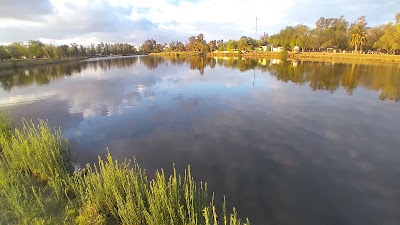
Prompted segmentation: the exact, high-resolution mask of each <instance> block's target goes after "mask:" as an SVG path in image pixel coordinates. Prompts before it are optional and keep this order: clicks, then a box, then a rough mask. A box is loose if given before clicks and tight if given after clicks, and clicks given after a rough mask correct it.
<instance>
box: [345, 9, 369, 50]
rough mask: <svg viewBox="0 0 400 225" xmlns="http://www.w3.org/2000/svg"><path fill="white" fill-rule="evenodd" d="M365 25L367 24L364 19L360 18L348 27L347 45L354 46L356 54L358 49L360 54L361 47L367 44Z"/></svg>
mask: <svg viewBox="0 0 400 225" xmlns="http://www.w3.org/2000/svg"><path fill="white" fill-rule="evenodd" d="M366 25H367V23H366V22H365V17H364V16H362V17H360V18H358V19H357V21H356V22H354V23H352V24H351V26H350V29H349V44H350V45H351V46H354V51H355V52H358V49H360V52H362V47H363V46H364V45H365V44H366V42H367V32H366Z"/></svg>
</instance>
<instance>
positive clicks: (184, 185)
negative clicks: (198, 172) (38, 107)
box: [0, 112, 250, 225]
mask: <svg viewBox="0 0 400 225" xmlns="http://www.w3.org/2000/svg"><path fill="white" fill-rule="evenodd" d="M0 146H1V151H0V204H1V205H0V219H1V220H0V224H3V223H7V224H60V223H64V224H149V225H152V224H154V225H156V224H171V225H172V224H174V225H175V224H178V225H180V224H182V225H186V224H191V225H192V224H193V225H194V224H206V225H208V224H214V225H215V224H224V225H227V224H229V225H239V224H250V223H249V221H248V220H246V222H245V223H243V222H242V221H240V220H239V219H238V218H237V212H236V209H235V208H233V212H232V213H231V214H229V215H228V214H227V212H226V206H225V199H224V203H223V205H222V207H221V208H222V209H221V210H220V211H218V209H217V207H216V206H215V204H214V195H212V196H211V197H210V196H209V195H208V189H207V184H206V183H202V182H200V183H198V182H195V181H194V179H193V177H192V175H191V171H190V166H188V168H187V170H186V171H185V173H184V174H183V176H181V175H179V174H178V173H177V172H176V170H175V168H174V170H173V174H172V175H171V176H169V177H167V176H166V175H165V174H164V171H163V170H160V171H157V172H156V174H155V178H154V179H152V180H149V179H148V177H147V176H146V175H145V172H144V170H143V169H141V168H140V167H139V165H138V164H137V163H136V160H133V162H132V161H130V160H125V161H123V162H122V163H120V162H118V161H117V160H113V159H112V156H111V154H110V153H108V154H107V156H106V158H105V159H104V160H103V159H102V158H100V157H99V159H98V163H96V164H94V165H86V167H85V168H84V169H82V170H81V171H79V172H74V171H73V168H74V167H73V163H72V161H71V158H70V154H69V151H68V141H67V139H65V138H64V137H63V136H62V134H61V132H60V130H54V129H51V128H50V127H49V126H48V125H47V123H46V122H45V121H42V120H39V122H38V124H34V123H33V122H32V121H26V120H23V127H22V128H21V129H12V124H11V122H10V120H9V117H7V116H6V115H5V114H4V113H1V112H0ZM218 215H221V216H218Z"/></svg>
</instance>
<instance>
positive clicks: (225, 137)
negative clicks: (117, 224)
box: [0, 57, 400, 225]
mask: <svg viewBox="0 0 400 225" xmlns="http://www.w3.org/2000/svg"><path fill="white" fill-rule="evenodd" d="M0 73H2V74H1V76H0V84H1V87H2V90H0V107H2V108H5V109H7V110H10V111H11V112H12V114H13V116H14V117H15V118H16V119H17V120H20V118H21V117H25V118H44V119H48V121H49V123H50V124H51V126H60V127H61V129H62V130H63V132H64V134H65V135H66V136H67V137H68V138H69V140H70V144H71V146H72V150H73V154H74V157H75V158H76V160H77V162H79V163H80V164H85V163H88V162H89V163H93V162H95V161H96V160H97V155H102V156H104V154H105V153H106V148H107V147H108V148H109V150H110V152H111V154H112V155H113V156H114V157H115V158H118V159H124V158H126V157H128V158H131V157H132V156H136V157H137V159H138V161H139V163H140V165H141V166H142V167H144V168H147V174H149V175H151V174H153V173H154V171H155V170H156V169H159V168H164V169H165V170H166V171H167V172H168V173H169V172H170V171H171V168H172V164H173V163H175V165H176V168H177V169H178V170H179V171H181V172H182V171H183V170H184V168H185V167H186V166H187V165H188V164H190V165H191V168H192V172H193V174H194V176H195V179H196V180H203V181H207V182H208V183H209V187H210V189H211V190H213V191H215V193H216V196H219V197H221V198H222V196H223V194H226V196H227V200H228V202H229V203H230V205H235V206H236V207H237V209H238V211H239V214H240V216H241V217H242V218H244V217H249V219H250V220H251V221H252V222H253V223H252V224H283V225H285V224H288V225H292V224H296V225H297V224H316V225H317V224H332V225H333V224H400V102H398V101H399V99H400V65H398V64H340V63H315V62H314V63H312V62H288V63H284V62H281V61H279V60H250V59H247V60H246V59H236V58H194V57H193V58H188V59H182V58H156V57H130V58H129V57H125V58H115V59H106V60H101V59H100V60H99V59H96V60H89V61H85V62H81V63H77V62H75V63H69V64H60V65H51V66H41V67H33V68H29V69H19V70H7V71H1V72H0Z"/></svg>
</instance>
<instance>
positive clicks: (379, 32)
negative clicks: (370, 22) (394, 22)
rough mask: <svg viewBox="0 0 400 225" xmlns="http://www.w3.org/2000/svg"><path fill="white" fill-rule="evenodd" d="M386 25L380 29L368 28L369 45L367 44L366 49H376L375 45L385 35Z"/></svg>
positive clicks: (379, 27)
mask: <svg viewBox="0 0 400 225" xmlns="http://www.w3.org/2000/svg"><path fill="white" fill-rule="evenodd" d="M385 27H386V25H381V26H378V27H370V28H367V35H368V38H367V43H366V44H365V47H366V48H368V49H373V48H375V47H374V45H375V43H376V42H378V41H379V39H380V38H381V37H382V36H383V35H384V33H385V32H384V31H385Z"/></svg>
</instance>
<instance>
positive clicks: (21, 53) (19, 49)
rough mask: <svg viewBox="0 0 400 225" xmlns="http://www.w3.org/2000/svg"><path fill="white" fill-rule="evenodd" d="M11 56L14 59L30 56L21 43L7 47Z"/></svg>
mask: <svg viewBox="0 0 400 225" xmlns="http://www.w3.org/2000/svg"><path fill="white" fill-rule="evenodd" d="M7 48H8V51H9V52H10V56H11V57H12V58H14V59H21V58H22V57H26V56H27V55H28V49H27V48H26V47H25V46H24V45H23V44H22V43H21V42H14V43H12V44H10V45H8V46H7Z"/></svg>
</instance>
